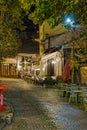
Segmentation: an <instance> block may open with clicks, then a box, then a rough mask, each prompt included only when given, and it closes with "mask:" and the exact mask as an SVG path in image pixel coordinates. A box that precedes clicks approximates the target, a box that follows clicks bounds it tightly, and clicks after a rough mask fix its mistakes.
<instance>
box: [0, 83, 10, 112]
mask: <svg viewBox="0 0 87 130" xmlns="http://www.w3.org/2000/svg"><path fill="white" fill-rule="evenodd" d="M4 90H9V88H8V87H6V86H4V85H1V84H0V111H3V110H5V109H6V106H5V105H4V101H3V91H4Z"/></svg>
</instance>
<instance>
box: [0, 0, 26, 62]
mask: <svg viewBox="0 0 87 130" xmlns="http://www.w3.org/2000/svg"><path fill="white" fill-rule="evenodd" d="M23 18H24V13H23V9H22V8H21V4H20V2H19V1H18V0H17V1H15V0H8V1H6V0H0V60H1V59H2V58H3V57H11V56H14V55H16V54H17V50H18V48H19V45H20V40H19V37H18V35H17V29H20V30H23V29H25V27H24V26H23Z"/></svg>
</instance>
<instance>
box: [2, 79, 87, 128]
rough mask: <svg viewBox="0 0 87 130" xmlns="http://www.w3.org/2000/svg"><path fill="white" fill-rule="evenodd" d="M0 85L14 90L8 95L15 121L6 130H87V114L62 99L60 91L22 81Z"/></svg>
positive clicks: (6, 81) (7, 80) (8, 80)
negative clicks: (59, 94)
mask: <svg viewBox="0 0 87 130" xmlns="http://www.w3.org/2000/svg"><path fill="white" fill-rule="evenodd" d="M0 82H1V83H2V84H4V85H7V86H8V87H9V88H10V90H9V91H5V92H4V96H5V98H6V99H7V100H8V102H10V103H11V104H12V106H13V108H14V117H13V121H12V123H11V124H7V125H6V127H5V128H4V129H3V130H87V112H85V111H83V110H81V109H79V108H77V107H75V106H71V105H70V104H69V103H68V102H66V101H64V100H62V99H61V98H60V97H59V96H58V91H57V89H47V88H43V87H40V86H39V87H38V86H34V85H32V84H29V83H27V82H26V81H23V80H21V79H5V78H1V79H0Z"/></svg>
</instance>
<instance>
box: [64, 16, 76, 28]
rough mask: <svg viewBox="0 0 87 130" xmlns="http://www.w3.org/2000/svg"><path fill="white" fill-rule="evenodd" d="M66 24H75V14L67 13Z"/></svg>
mask: <svg viewBox="0 0 87 130" xmlns="http://www.w3.org/2000/svg"><path fill="white" fill-rule="evenodd" d="M64 24H65V25H67V26H70V27H72V26H73V24H74V18H73V16H71V15H66V16H65V17H64Z"/></svg>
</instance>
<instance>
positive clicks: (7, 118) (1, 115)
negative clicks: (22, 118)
mask: <svg viewBox="0 0 87 130" xmlns="http://www.w3.org/2000/svg"><path fill="white" fill-rule="evenodd" d="M5 105H6V106H7V110H6V111H3V112H0V130H3V128H4V127H5V126H6V125H8V124H11V123H12V119H13V116H14V109H13V106H12V104H11V103H8V102H7V100H6V99H5Z"/></svg>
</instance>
